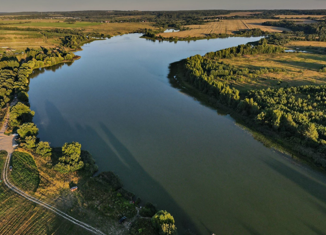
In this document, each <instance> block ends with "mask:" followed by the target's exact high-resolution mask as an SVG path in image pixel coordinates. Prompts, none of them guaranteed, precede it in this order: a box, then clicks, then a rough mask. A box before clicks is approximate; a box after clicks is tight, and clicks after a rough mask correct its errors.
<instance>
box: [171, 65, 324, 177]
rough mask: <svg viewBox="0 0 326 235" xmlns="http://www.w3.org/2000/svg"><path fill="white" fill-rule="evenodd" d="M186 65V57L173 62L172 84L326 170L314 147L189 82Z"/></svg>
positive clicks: (292, 155) (254, 133)
mask: <svg viewBox="0 0 326 235" xmlns="http://www.w3.org/2000/svg"><path fill="white" fill-rule="evenodd" d="M185 67H186V60H185V59H184V60H181V61H179V62H175V63H173V64H171V67H170V74H169V79H170V82H171V84H175V85H176V88H178V89H180V90H182V91H183V92H186V93H187V94H189V95H191V96H193V97H196V99H198V100H199V101H200V102H202V103H203V104H204V105H207V106H209V107H211V108H213V109H216V110H217V112H218V113H223V114H228V115H230V116H231V117H232V118H233V119H234V120H235V121H236V123H237V125H239V126H240V127H241V128H243V129H245V130H247V131H249V133H250V134H251V135H252V136H253V137H254V138H255V139H256V140H258V141H260V142H262V143H263V144H264V145H265V146H266V147H269V148H273V149H275V150H277V151H278V152H280V153H282V154H285V155H286V156H288V157H290V158H292V159H294V160H296V161H299V162H301V163H304V164H307V165H309V166H310V167H312V168H313V169H315V170H318V171H322V172H325V168H324V167H321V166H320V165H319V164H317V165H316V162H315V161H314V160H313V158H312V154H314V151H313V149H312V148H308V147H303V146H302V145H298V144H297V143H294V142H291V141H289V140H287V139H285V138H283V137H282V136H281V135H278V134H277V133H275V132H274V131H272V130H270V128H267V127H263V126H258V125H257V123H256V122H255V121H254V120H253V119H252V118H250V117H248V116H244V115H241V114H240V113H239V112H237V111H236V110H235V109H234V108H230V107H228V106H226V105H225V104H222V103H221V102H219V100H217V99H216V98H214V97H212V96H210V95H207V94H204V93H203V92H201V91H200V90H199V89H198V88H196V87H195V86H193V85H191V84H190V83H189V82H187V79H186V78H185ZM304 153H306V154H304Z"/></svg>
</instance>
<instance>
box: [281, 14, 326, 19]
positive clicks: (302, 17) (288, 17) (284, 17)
mask: <svg viewBox="0 0 326 235" xmlns="http://www.w3.org/2000/svg"><path fill="white" fill-rule="evenodd" d="M275 17H279V18H280V19H307V18H308V17H311V18H323V17H325V15H277V16H275Z"/></svg>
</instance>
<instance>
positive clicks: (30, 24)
mask: <svg viewBox="0 0 326 235" xmlns="http://www.w3.org/2000/svg"><path fill="white" fill-rule="evenodd" d="M0 23H2V24H7V25H1V26H2V27H18V28H37V29H40V28H41V29H54V28H63V29H81V30H84V31H85V32H97V33H103V34H105V35H111V36H114V35H118V34H125V33H133V32H135V31H137V30H139V29H145V28H147V29H154V27H153V26H151V23H148V22H142V23H92V22H76V23H74V24H68V23H66V22H64V21H63V20H53V19H46V20H39V19H38V20H28V21H26V20H24V21H21V20H7V19H4V20H1V19H0ZM59 43H60V39H59V36H58V37H53V38H44V37H43V36H42V34H41V33H40V32H37V31H19V30H15V31H12V30H0V52H1V51H4V50H5V49H6V48H7V47H10V48H13V49H15V50H22V49H25V48H26V47H30V48H36V47H40V46H43V47H53V46H56V45H58V44H59Z"/></svg>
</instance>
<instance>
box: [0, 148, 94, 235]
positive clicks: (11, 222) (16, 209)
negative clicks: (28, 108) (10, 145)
mask: <svg viewBox="0 0 326 235" xmlns="http://www.w3.org/2000/svg"><path fill="white" fill-rule="evenodd" d="M6 156H7V154H6V152H3V151H0V173H2V170H3V166H4V160H5V158H6ZM1 178H2V176H1ZM0 234H6V235H7V234H8V235H11V234H35V235H39V234H40V235H43V234H90V233H88V232H87V231H85V230H84V229H81V228H79V227H78V226H75V225H74V224H73V223H71V222H69V221H67V220H65V219H62V218H61V217H58V216H57V215H56V214H54V213H52V212H50V211H48V210H46V209H45V208H43V207H41V206H38V205H36V204H34V203H32V202H30V201H28V200H27V199H24V198H23V197H21V196H19V195H18V194H16V193H14V192H12V191H11V190H9V189H8V188H7V187H6V186H5V185H4V183H3V182H1V183H0Z"/></svg>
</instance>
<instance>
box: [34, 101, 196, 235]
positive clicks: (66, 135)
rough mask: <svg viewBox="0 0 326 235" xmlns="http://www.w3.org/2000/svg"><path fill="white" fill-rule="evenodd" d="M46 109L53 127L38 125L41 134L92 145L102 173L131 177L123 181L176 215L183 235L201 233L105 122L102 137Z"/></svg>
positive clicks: (85, 146) (50, 106) (48, 105)
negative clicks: (188, 232) (109, 172)
mask: <svg viewBox="0 0 326 235" xmlns="http://www.w3.org/2000/svg"><path fill="white" fill-rule="evenodd" d="M45 110H46V114H47V116H48V118H49V123H51V125H49V126H43V125H41V126H39V129H40V133H51V136H52V137H51V138H53V139H54V140H55V142H56V143H60V142H63V141H64V142H71V141H78V142H80V143H81V144H82V148H83V149H85V150H88V147H90V146H91V147H92V149H94V148H95V149H97V150H98V151H97V152H96V153H95V154H94V153H93V156H94V159H95V160H96V162H97V164H98V165H99V168H100V170H101V169H105V170H110V171H113V172H115V173H117V174H118V175H119V173H123V175H124V176H126V175H128V177H127V179H126V177H124V178H123V181H128V184H129V185H136V187H137V188H141V189H142V191H143V193H142V194H143V195H137V196H138V197H140V198H142V197H144V196H145V194H150V195H152V196H151V197H152V200H153V201H152V203H153V204H154V205H155V204H156V206H158V209H166V210H168V211H169V212H170V213H171V214H172V215H174V217H175V220H176V225H177V227H178V230H179V232H180V233H181V234H183V233H184V232H185V231H186V230H188V229H190V230H191V231H192V232H193V233H195V234H199V232H198V229H197V228H196V226H195V225H194V223H193V222H192V221H191V219H190V218H189V216H188V215H187V213H186V212H185V211H184V210H183V209H182V208H181V207H180V206H179V205H178V203H177V202H176V201H175V200H174V199H173V198H172V197H171V196H170V195H169V193H168V192H167V191H166V190H165V189H164V188H163V187H162V186H161V185H160V183H159V182H157V181H156V180H155V179H153V178H152V177H151V176H150V175H149V174H148V173H147V172H146V171H145V170H144V169H143V167H142V166H141V165H140V164H139V163H138V162H137V160H136V158H135V157H134V155H133V154H132V153H131V151H130V150H129V149H128V148H127V146H125V145H124V144H123V143H122V142H121V141H120V140H119V139H118V138H117V137H116V136H115V135H114V133H113V132H112V131H111V130H110V129H109V127H107V126H106V125H105V124H104V123H99V126H100V129H101V132H103V133H104V135H103V134H102V135H100V133H98V131H97V130H95V129H94V128H93V127H91V126H89V125H80V124H75V125H74V126H72V125H70V124H69V122H68V121H67V120H66V119H65V118H64V117H63V115H62V114H61V112H60V111H59V110H58V109H57V107H56V106H55V105H54V104H53V103H51V102H50V101H48V100H47V101H46V102H45ZM76 137H77V139H74V138H76ZM44 141H46V140H44ZM53 147H56V146H53ZM120 175H121V174H120ZM123 181H122V182H123ZM126 189H127V190H128V188H126ZM153 195H154V196H153ZM146 196H147V195H146ZM147 198H148V196H147ZM155 198H158V200H157V201H164V204H166V205H168V207H169V208H161V206H160V205H158V204H157V203H156V201H155Z"/></svg>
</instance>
